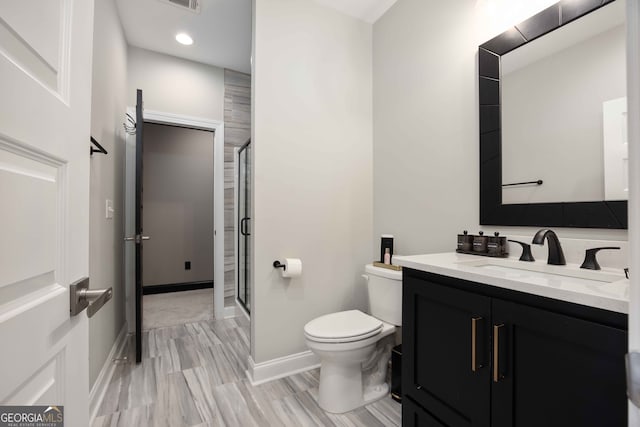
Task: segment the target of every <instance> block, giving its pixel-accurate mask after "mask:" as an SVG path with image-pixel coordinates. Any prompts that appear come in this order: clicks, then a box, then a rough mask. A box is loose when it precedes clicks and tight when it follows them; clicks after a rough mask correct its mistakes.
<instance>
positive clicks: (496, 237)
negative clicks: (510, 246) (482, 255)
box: [487, 231, 507, 257]
mask: <svg viewBox="0 0 640 427" xmlns="http://www.w3.org/2000/svg"><path fill="white" fill-rule="evenodd" d="M506 247H507V238H506V237H500V233H499V232H498V231H496V232H495V233H493V236H492V237H489V238H488V242H487V252H488V253H489V255H491V256H496V257H498V256H503V255H504V253H505V250H506Z"/></svg>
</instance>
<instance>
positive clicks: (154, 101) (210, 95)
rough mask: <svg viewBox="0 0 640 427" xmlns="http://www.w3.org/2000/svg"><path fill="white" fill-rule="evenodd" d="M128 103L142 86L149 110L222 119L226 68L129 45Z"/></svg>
mask: <svg viewBox="0 0 640 427" xmlns="http://www.w3.org/2000/svg"><path fill="white" fill-rule="evenodd" d="M128 82H129V83H128V88H129V89H128V92H127V101H128V105H129V106H135V105H136V89H142V91H143V95H144V107H145V109H147V110H155V111H161V112H164V113H173V114H182V115H187V116H192V117H201V118H206V119H212V120H219V121H222V120H223V118H224V70H223V69H222V68H218V67H213V66H211V65H205V64H201V63H199V62H193V61H188V60H186V59H180V58H176V57H174V56H169V55H164V54H161V53H156V52H151V51H148V50H145V49H140V48H137V47H133V46H130V47H129V55H128Z"/></svg>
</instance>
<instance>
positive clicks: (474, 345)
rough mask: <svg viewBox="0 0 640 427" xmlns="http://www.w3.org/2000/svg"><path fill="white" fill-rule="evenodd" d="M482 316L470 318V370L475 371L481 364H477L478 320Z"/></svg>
mask: <svg viewBox="0 0 640 427" xmlns="http://www.w3.org/2000/svg"><path fill="white" fill-rule="evenodd" d="M481 320H482V317H473V318H472V319H471V371H473V372H475V371H477V370H478V368H482V365H479V364H478V348H477V347H478V337H477V335H478V322H479V321H481Z"/></svg>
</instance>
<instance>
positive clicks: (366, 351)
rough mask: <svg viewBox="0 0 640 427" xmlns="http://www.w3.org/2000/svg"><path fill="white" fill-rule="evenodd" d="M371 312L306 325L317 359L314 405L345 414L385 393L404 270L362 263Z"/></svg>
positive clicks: (398, 322)
mask: <svg viewBox="0 0 640 427" xmlns="http://www.w3.org/2000/svg"><path fill="white" fill-rule="evenodd" d="M365 272H366V274H364V275H363V277H364V278H365V279H366V280H367V291H368V297H369V311H370V312H371V314H370V315H369V314H366V313H363V312H362V311H360V310H348V311H341V312H338V313H331V314H326V315H324V316H320V317H318V318H316V319H313V320H311V321H310V322H309V323H307V324H306V325H305V327H304V336H305V341H306V344H307V347H309V349H310V350H311V351H312V352H313V353H315V354H316V355H317V356H318V357H319V358H320V387H319V392H318V405H320V407H321V408H322V409H324V410H325V411H327V412H332V413H337V414H340V413H343V412H348V411H351V410H353V409H356V408H358V407H360V406H363V405H366V404H368V403H371V402H373V401H374V400H377V399H380V398H382V397H384V396H386V395H387V393H388V392H389V384H388V383H387V382H386V380H387V366H388V363H389V358H390V357H391V349H392V348H393V346H394V344H395V332H396V326H400V325H401V324H402V272H400V271H394V270H389V269H385V268H380V267H374V266H373V265H371V264H369V265H367V266H365Z"/></svg>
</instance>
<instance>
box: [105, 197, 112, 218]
mask: <svg viewBox="0 0 640 427" xmlns="http://www.w3.org/2000/svg"><path fill="white" fill-rule="evenodd" d="M105 217H106V218H107V219H113V200H110V199H107V201H106V203H105Z"/></svg>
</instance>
